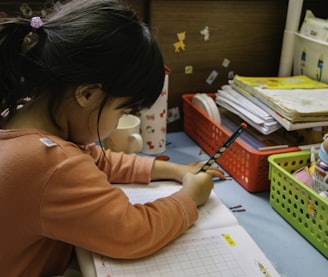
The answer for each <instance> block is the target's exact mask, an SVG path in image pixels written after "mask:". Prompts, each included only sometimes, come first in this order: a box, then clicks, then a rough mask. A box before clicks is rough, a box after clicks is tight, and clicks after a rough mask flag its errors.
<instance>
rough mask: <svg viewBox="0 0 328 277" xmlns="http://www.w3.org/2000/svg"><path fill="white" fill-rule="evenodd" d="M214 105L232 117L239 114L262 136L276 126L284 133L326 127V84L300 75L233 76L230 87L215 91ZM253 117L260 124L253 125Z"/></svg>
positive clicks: (226, 86)
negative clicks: (284, 130) (259, 119)
mask: <svg viewBox="0 0 328 277" xmlns="http://www.w3.org/2000/svg"><path fill="white" fill-rule="evenodd" d="M232 99H233V100H232ZM216 102H217V104H218V105H222V107H224V108H226V109H228V110H230V111H231V112H234V113H235V114H238V113H239V114H238V115H239V116H240V117H241V116H243V117H244V118H243V119H244V120H245V121H246V122H248V123H249V124H250V125H252V126H253V127H254V128H255V129H257V130H259V131H260V132H262V133H263V134H268V133H271V132H274V131H275V130H277V129H279V126H282V127H284V128H285V129H286V130H287V131H291V130H299V129H306V128H312V127H322V126H328V84H325V83H321V82H318V81H314V80H312V79H310V78H308V77H306V76H303V75H301V76H290V77H245V76H239V75H236V76H235V77H234V79H233V80H232V81H231V82H230V84H229V85H225V86H223V87H222V89H221V90H219V91H218V93H217V97H216ZM232 103H233V105H232ZM258 109H259V110H260V112H259V111H258ZM245 110H246V113H245ZM254 115H256V116H257V117H258V118H261V119H262V120H263V123H261V124H260V121H256V120H255V119H256V118H255V117H254ZM267 115H269V116H270V117H268V116H267Z"/></svg>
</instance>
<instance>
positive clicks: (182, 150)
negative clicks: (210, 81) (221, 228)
mask: <svg viewBox="0 0 328 277" xmlns="http://www.w3.org/2000/svg"><path fill="white" fill-rule="evenodd" d="M167 143H168V145H167V147H166V151H165V152H164V153H163V155H167V156H169V157H170V161H171V162H178V163H189V162H194V161H202V160H206V159H207V158H208V156H207V155H206V154H201V155H200V154H199V153H200V147H199V146H198V145H196V144H195V143H194V142H193V141H192V140H191V139H190V138H189V137H188V136H187V135H186V134H185V133H183V132H176V133H169V134H168V135H167ZM221 159H224V154H223V155H222V157H221ZM214 191H215V193H216V194H217V196H218V197H219V198H220V199H221V200H222V202H223V203H224V204H225V205H226V206H228V207H230V206H236V205H239V204H241V205H242V206H243V207H244V208H245V209H246V212H240V213H234V214H235V215H236V217H237V219H238V221H239V223H240V225H242V226H243V227H244V228H245V229H246V230H247V232H248V233H249V234H250V235H251V236H252V238H253V239H254V241H255V242H256V243H257V244H258V246H259V247H260V248H261V249H262V251H263V252H264V253H265V254H266V256H267V257H268V259H269V260H270V261H271V262H272V264H274V265H275V267H276V269H277V271H278V272H279V273H280V274H281V275H282V276H286V277H303V276H304V277H305V276H306V277H308V276H313V277H327V276H328V261H327V259H326V258H325V257H324V256H323V255H322V254H321V253H320V252H319V251H318V250H316V248H314V247H313V246H312V245H311V244H310V243H309V242H308V241H307V240H305V239H304V238H303V237H302V235H300V234H299V233H298V232H297V231H296V230H295V229H294V228H293V227H292V226H290V225H289V224H288V223H287V222H286V221H285V220H284V219H283V218H282V217H281V216H280V215H279V214H278V213H276V212H275V211H274V210H273V209H272V207H271V205H270V203H269V192H261V193H256V194H254V193H249V192H247V191H246V190H245V189H244V188H243V187H242V186H241V185H239V184H238V183H237V182H236V181H234V180H225V181H217V182H216V184H215V187H214Z"/></svg>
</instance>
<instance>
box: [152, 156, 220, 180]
mask: <svg viewBox="0 0 328 277" xmlns="http://www.w3.org/2000/svg"><path fill="white" fill-rule="evenodd" d="M203 165H204V163H202V162H194V163H189V164H176V163H171V162H165V161H158V160H156V161H155V162H154V166H153V170H152V176H151V179H152V180H160V179H170V180H176V181H179V182H180V183H182V180H183V177H184V175H186V174H187V173H192V174H197V173H198V172H199V170H200V169H201V168H202V166H203ZM206 173H207V174H208V175H209V176H211V177H217V178H220V179H226V177H225V176H224V172H223V170H221V169H219V168H217V167H215V166H212V167H210V168H209V169H208V170H207V171H206Z"/></svg>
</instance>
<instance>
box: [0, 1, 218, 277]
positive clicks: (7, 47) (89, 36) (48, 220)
mask: <svg viewBox="0 0 328 277" xmlns="http://www.w3.org/2000/svg"><path fill="white" fill-rule="evenodd" d="M163 79H164V66H163V60H162V56H161V53H160V51H159V48H158V47H157V45H156V43H155V42H154V40H153V39H152V38H151V36H150V33H149V31H148V29H147V28H146V27H145V26H144V24H142V23H140V22H138V20H137V18H136V16H135V14H134V13H133V12H132V11H130V10H129V9H128V8H127V7H125V6H124V5H123V4H122V3H120V2H118V1H115V0H73V1H71V2H68V3H66V4H63V5H61V6H58V5H57V6H56V9H55V10H54V11H53V12H51V13H50V14H49V15H48V16H47V17H46V18H43V19H41V18H39V17H33V18H32V19H29V20H27V19H23V18H16V19H6V20H3V21H2V22H1V23H0V97H1V98H0V107H1V125H0V127H1V130H0V153H1V160H0V221H1V224H0V234H1V236H0V245H1V247H0V271H1V275H2V276H51V275H58V274H62V273H63V272H64V270H65V268H66V267H67V265H68V263H69V259H70V256H71V253H72V249H73V246H78V247H81V248H85V249H88V250H90V251H93V252H98V253H101V254H103V255H107V256H111V257H115V258H138V257H143V256H146V255H149V254H151V253H153V252H155V251H157V250H158V249H160V248H161V247H163V246H165V245H166V244H168V243H169V242H170V241H172V240H174V239H175V238H176V237H178V236H179V235H181V234H182V233H183V232H184V231H186V230H187V229H188V228H189V227H190V226H191V225H192V224H193V223H194V222H195V221H196V219H197V206H198V205H201V204H203V203H204V202H205V201H206V200H207V198H208V196H209V194H210V191H211V189H212V186H213V182H212V178H211V177H212V176H217V177H221V178H223V175H222V171H220V170H218V169H214V168H212V169H211V170H209V171H208V173H209V174H207V173H199V174H195V173H196V172H197V171H198V170H199V168H200V167H201V165H200V164H193V165H178V164H173V163H169V162H163V161H154V159H153V158H149V157H140V156H137V155H125V154H122V153H114V152H110V151H109V150H106V151H105V150H104V149H103V148H100V147H99V146H96V145H94V144H93V145H92V144H91V143H92V142H95V141H102V140H103V139H105V138H106V137H108V136H109V135H110V132H111V130H113V129H114V128H115V127H116V125H117V122H118V119H119V118H120V116H121V115H122V114H124V113H131V112H135V111H138V110H140V109H143V108H146V107H149V106H151V105H152V104H153V103H154V101H155V100H156V99H157V97H158V96H159V93H160V92H161V89H162V86H163ZM90 144H91V145H90ZM163 178H165V179H174V180H177V181H180V182H181V183H182V187H181V191H179V192H177V193H175V194H173V195H171V196H169V197H166V198H162V199H158V200H156V201H154V202H152V203H148V204H145V205H132V204H131V203H129V201H128V198H127V197H126V196H125V195H124V193H123V192H122V191H121V190H120V189H118V188H115V186H112V185H111V184H112V183H145V184H146V183H148V182H149V181H151V180H159V179H163Z"/></svg>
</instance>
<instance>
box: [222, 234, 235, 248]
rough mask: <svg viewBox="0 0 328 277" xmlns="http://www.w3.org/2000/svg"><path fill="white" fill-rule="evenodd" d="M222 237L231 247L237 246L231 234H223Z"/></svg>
mask: <svg viewBox="0 0 328 277" xmlns="http://www.w3.org/2000/svg"><path fill="white" fill-rule="evenodd" d="M222 237H223V238H224V239H225V241H226V242H227V243H228V244H229V245H230V246H236V243H235V241H234V240H233V239H232V238H231V237H230V235H229V234H222Z"/></svg>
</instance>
